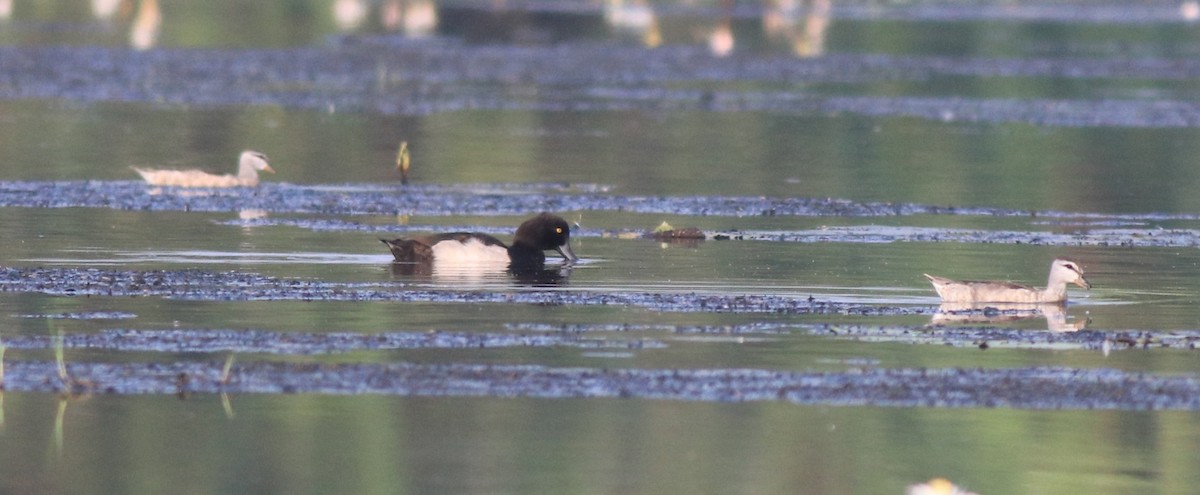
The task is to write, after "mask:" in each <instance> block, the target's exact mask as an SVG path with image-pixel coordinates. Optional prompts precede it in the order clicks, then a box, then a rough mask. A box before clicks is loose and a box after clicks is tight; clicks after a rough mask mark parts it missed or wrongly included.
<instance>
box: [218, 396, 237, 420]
mask: <svg viewBox="0 0 1200 495" xmlns="http://www.w3.org/2000/svg"><path fill="white" fill-rule="evenodd" d="M221 407H222V408H224V409H225V418H226V419H233V416H234V414H233V402H232V401H230V400H229V394H227V393H225V392H221Z"/></svg>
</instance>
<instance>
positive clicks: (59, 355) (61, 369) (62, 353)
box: [50, 333, 71, 385]
mask: <svg viewBox="0 0 1200 495" xmlns="http://www.w3.org/2000/svg"><path fill="white" fill-rule="evenodd" d="M50 340H51V341H52V342H53V343H54V364H56V365H58V379H59V380H62V382H63V385H68V384H70V383H71V375H68V374H67V358H66V350H64V349H63V336H62V334H61V333H56V334H54V335H53V336H51V337H50Z"/></svg>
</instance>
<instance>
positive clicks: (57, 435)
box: [54, 396, 67, 457]
mask: <svg viewBox="0 0 1200 495" xmlns="http://www.w3.org/2000/svg"><path fill="white" fill-rule="evenodd" d="M66 416H67V397H66V396H59V398H58V412H57V413H55V414H54V455H55V456H57V457H62V451H63V422H64V419H65V418H66Z"/></svg>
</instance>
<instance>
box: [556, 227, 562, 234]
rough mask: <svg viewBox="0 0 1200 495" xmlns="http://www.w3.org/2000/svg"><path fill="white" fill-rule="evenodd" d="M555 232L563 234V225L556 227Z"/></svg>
mask: <svg viewBox="0 0 1200 495" xmlns="http://www.w3.org/2000/svg"><path fill="white" fill-rule="evenodd" d="M554 233H555V234H561V233H562V227H554Z"/></svg>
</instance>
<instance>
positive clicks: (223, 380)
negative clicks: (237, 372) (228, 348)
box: [221, 354, 234, 385]
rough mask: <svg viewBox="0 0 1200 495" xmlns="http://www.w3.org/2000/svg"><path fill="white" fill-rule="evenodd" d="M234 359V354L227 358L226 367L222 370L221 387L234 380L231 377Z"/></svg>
mask: <svg viewBox="0 0 1200 495" xmlns="http://www.w3.org/2000/svg"><path fill="white" fill-rule="evenodd" d="M233 358H234V354H230V355H229V356H226V357H225V366H224V367H223V368H221V385H226V384H228V383H229V379H230V378H233V376H232V375H231V373H232V371H233Z"/></svg>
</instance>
